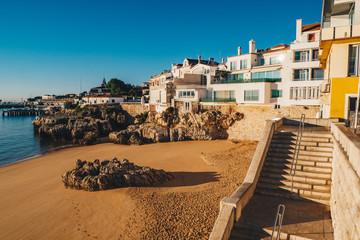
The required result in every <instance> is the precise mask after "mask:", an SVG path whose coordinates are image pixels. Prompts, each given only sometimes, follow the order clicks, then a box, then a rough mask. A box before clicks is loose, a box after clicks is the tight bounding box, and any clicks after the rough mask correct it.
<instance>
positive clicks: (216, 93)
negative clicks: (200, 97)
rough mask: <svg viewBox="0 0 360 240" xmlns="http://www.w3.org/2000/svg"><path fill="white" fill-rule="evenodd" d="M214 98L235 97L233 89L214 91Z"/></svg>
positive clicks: (231, 98) (230, 98) (232, 98)
mask: <svg viewBox="0 0 360 240" xmlns="http://www.w3.org/2000/svg"><path fill="white" fill-rule="evenodd" d="M214 99H228V100H234V99H235V91H233V90H232V91H214Z"/></svg>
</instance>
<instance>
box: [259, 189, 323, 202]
mask: <svg viewBox="0 0 360 240" xmlns="http://www.w3.org/2000/svg"><path fill="white" fill-rule="evenodd" d="M255 192H256V193H258V194H263V195H268V196H275V197H283V198H292V199H298V200H303V199H309V200H311V201H314V202H319V203H322V204H326V205H329V203H330V199H329V198H327V197H322V196H312V195H310V196H309V195H307V194H291V193H290V192H289V191H287V190H283V189H277V190H274V189H271V190H270V189H266V188H256V190H255Z"/></svg>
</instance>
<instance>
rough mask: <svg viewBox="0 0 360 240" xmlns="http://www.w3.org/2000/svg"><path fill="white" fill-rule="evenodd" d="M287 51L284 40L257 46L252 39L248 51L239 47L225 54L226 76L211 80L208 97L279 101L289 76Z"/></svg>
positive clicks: (256, 102) (223, 99)
mask: <svg viewBox="0 0 360 240" xmlns="http://www.w3.org/2000/svg"><path fill="white" fill-rule="evenodd" d="M289 55H290V47H289V46H288V45H285V44H280V45H277V46H274V47H272V48H268V49H266V50H262V49H259V50H256V49H255V41H254V40H253V39H252V40H251V41H250V42H249V53H247V54H243V53H242V49H241V47H238V55H236V56H231V57H228V62H227V68H228V69H229V76H228V77H227V78H226V79H214V80H213V81H212V82H211V85H210V86H209V88H210V90H211V92H212V96H211V98H212V99H211V100H209V101H210V102H211V101H212V102H237V103H249V104H270V103H274V104H279V103H280V100H279V98H280V99H281V98H282V92H283V80H284V79H289V71H288V67H287V66H288V64H289V59H290V58H289Z"/></svg>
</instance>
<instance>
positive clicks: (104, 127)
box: [33, 106, 127, 145]
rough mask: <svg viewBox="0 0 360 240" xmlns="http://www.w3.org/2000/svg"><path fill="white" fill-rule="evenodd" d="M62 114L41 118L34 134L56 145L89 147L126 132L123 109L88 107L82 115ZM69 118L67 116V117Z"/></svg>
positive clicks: (64, 111) (72, 112)
mask: <svg viewBox="0 0 360 240" xmlns="http://www.w3.org/2000/svg"><path fill="white" fill-rule="evenodd" d="M75 112H76V110H68V109H66V110H60V111H57V112H48V113H52V115H49V116H41V117H37V118H36V119H35V120H34V121H33V125H34V130H35V132H37V133H38V134H39V135H40V137H44V138H46V137H47V138H51V139H53V140H54V141H72V142H73V143H74V144H77V145H88V144H93V143H95V142H96V140H97V139H98V138H101V137H108V135H109V133H110V132H112V131H115V130H119V129H124V128H126V126H127V124H126V117H125V114H124V113H123V112H122V111H121V107H119V106H115V107H93V106H91V107H88V108H84V109H82V110H79V111H78V114H74V113H75ZM65 113H66V114H68V115H64V114H65Z"/></svg>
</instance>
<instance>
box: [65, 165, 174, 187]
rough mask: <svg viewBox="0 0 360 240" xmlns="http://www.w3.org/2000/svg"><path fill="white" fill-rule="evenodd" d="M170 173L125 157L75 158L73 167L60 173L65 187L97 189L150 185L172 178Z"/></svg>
mask: <svg viewBox="0 0 360 240" xmlns="http://www.w3.org/2000/svg"><path fill="white" fill-rule="evenodd" d="M173 178H174V177H173V175H172V174H171V173H167V172H165V171H164V170H155V169H152V168H150V167H139V166H137V165H135V164H134V163H131V162H129V161H128V160H127V159H122V160H118V159H116V158H114V159H112V160H105V161H102V162H100V161H99V160H98V159H96V160H95V161H94V162H87V161H81V160H79V159H78V160H76V161H75V169H73V170H71V171H68V172H66V173H65V174H63V175H62V181H63V182H64V184H65V187H67V188H73V189H78V190H80V189H82V190H86V191H98V190H106V189H112V188H121V187H130V186H151V185H154V184H158V183H163V182H165V181H168V180H171V179H173Z"/></svg>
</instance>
